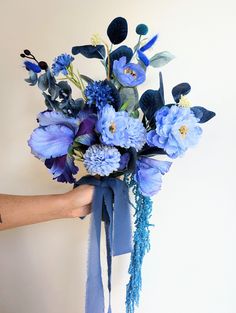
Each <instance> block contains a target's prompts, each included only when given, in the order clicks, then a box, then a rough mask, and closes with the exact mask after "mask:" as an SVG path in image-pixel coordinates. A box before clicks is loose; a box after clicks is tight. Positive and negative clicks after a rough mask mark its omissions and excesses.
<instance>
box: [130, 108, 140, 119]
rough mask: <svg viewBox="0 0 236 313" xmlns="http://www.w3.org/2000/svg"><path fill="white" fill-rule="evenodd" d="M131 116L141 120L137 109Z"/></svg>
mask: <svg viewBox="0 0 236 313" xmlns="http://www.w3.org/2000/svg"><path fill="white" fill-rule="evenodd" d="M130 116H132V117H133V118H139V110H138V109H137V110H135V111H133V112H131V114H130Z"/></svg>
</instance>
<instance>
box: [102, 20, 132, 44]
mask: <svg viewBox="0 0 236 313" xmlns="http://www.w3.org/2000/svg"><path fill="white" fill-rule="evenodd" d="M127 34H128V23H127V21H126V19H125V18H123V17H116V18H115V19H114V20H113V21H111V23H110V24H109V26H108V28H107V36H108V37H109V39H110V41H111V43H113V44H114V45H117V44H119V43H121V42H122V41H124V40H125V38H126V37H127Z"/></svg>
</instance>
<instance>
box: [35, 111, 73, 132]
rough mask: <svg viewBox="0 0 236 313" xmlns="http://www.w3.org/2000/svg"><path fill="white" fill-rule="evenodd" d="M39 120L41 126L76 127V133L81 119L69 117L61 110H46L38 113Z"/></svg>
mask: <svg viewBox="0 0 236 313" xmlns="http://www.w3.org/2000/svg"><path fill="white" fill-rule="evenodd" d="M37 119H38V122H39V125H40V126H49V125H56V124H60V125H65V126H67V127H69V128H71V129H74V132H75V133H76V132H77V131H78V128H79V120H78V119H76V118H73V117H67V116H65V115H63V114H62V113H60V112H56V111H44V112H41V113H39V114H38V117H37Z"/></svg>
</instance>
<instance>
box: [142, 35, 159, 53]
mask: <svg viewBox="0 0 236 313" xmlns="http://www.w3.org/2000/svg"><path fill="white" fill-rule="evenodd" d="M157 38H158V35H155V36H154V37H152V39H150V40H149V41H148V42H147V43H146V44H145V45H144V46H142V47H141V48H140V50H141V51H142V52H144V51H146V50H148V49H149V48H151V47H152V46H153V45H154V43H155V42H156V41H157Z"/></svg>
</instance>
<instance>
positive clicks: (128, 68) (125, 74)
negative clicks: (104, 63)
mask: <svg viewBox="0 0 236 313" xmlns="http://www.w3.org/2000/svg"><path fill="white" fill-rule="evenodd" d="M113 73H114V75H115V77H116V78H117V80H118V81H119V83H120V84H121V85H123V86H125V87H135V86H138V85H140V84H142V83H143V82H144V81H145V79H146V74H145V71H144V70H143V68H142V67H141V65H139V64H134V63H127V64H126V57H121V58H120V59H119V60H115V61H114V62H113Z"/></svg>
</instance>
